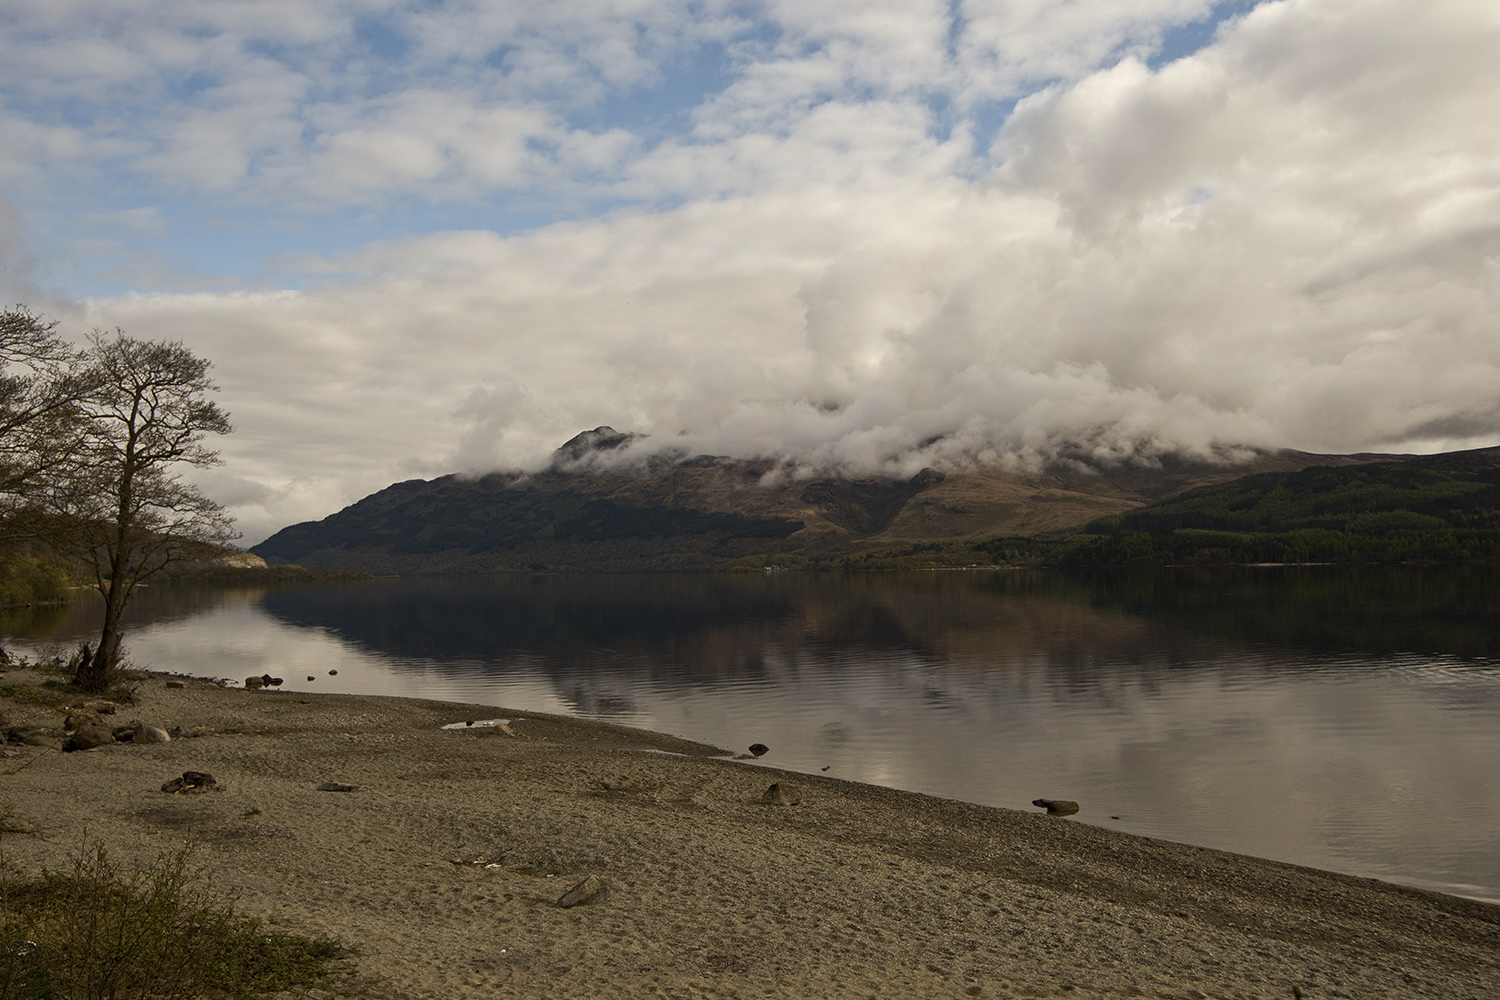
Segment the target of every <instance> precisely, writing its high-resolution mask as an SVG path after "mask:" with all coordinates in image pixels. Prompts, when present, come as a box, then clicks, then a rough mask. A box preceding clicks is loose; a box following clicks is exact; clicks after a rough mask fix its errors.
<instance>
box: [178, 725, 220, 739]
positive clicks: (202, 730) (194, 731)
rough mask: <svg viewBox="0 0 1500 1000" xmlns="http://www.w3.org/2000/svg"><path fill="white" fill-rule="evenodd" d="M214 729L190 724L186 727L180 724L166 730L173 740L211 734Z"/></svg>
mask: <svg viewBox="0 0 1500 1000" xmlns="http://www.w3.org/2000/svg"><path fill="white" fill-rule="evenodd" d="M213 734H214V731H213V730H212V729H210V728H208V727H207V726H190V727H188V728H187V729H184V728H182V727H181V726H173V727H172V728H171V729H169V730H167V735H168V736H170V737H172V739H174V740H191V739H197V738H198V737H200V736H212V735H213Z"/></svg>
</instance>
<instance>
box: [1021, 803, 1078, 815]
mask: <svg viewBox="0 0 1500 1000" xmlns="http://www.w3.org/2000/svg"><path fill="white" fill-rule="evenodd" d="M1031 804H1032V805H1034V806H1040V807H1041V808H1043V809H1045V810H1047V815H1048V816H1071V815H1073V814H1074V813H1076V812H1077V811H1078V803H1077V802H1071V801H1069V800H1068V799H1032V800H1031Z"/></svg>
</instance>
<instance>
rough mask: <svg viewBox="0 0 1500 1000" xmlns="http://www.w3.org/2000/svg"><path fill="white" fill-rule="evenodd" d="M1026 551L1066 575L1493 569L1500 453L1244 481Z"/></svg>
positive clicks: (1317, 469) (1499, 532)
mask: <svg viewBox="0 0 1500 1000" xmlns="http://www.w3.org/2000/svg"><path fill="white" fill-rule="evenodd" d="M984 544H985V545H986V546H989V547H993V546H995V545H996V544H997V543H996V542H988V543H984ZM1012 548H1014V546H1012ZM1025 548H1026V549H1027V552H1026V557H1027V558H1028V559H1030V560H1033V561H1038V562H1044V563H1049V564H1052V565H1062V566H1067V565H1089V566H1095V565H1101V564H1104V565H1122V564H1143V565H1161V564H1173V565H1183V564H1207V563H1270V562H1438V561H1442V562H1452V561H1469V560H1479V559H1497V558H1500V448H1481V449H1476V450H1474V451H1461V452H1449V453H1447V454H1442V455H1421V456H1408V457H1404V458H1401V459H1397V460H1387V461H1373V462H1365V463H1360V464H1358V465H1352V466H1349V465H1346V466H1344V467H1333V466H1327V465H1319V466H1313V467H1310V468H1306V469H1302V470H1300V471H1297V472H1281V473H1270V474H1258V475H1247V476H1244V477H1242V478H1240V479H1238V480H1235V481H1234V482H1231V483H1228V484H1221V485H1215V486H1210V487H1206V488H1200V489H1194V490H1190V491H1188V492H1186V493H1183V494H1181V495H1179V496H1177V497H1175V498H1173V499H1170V500H1167V501H1164V502H1160V503H1155V504H1149V505H1147V506H1144V507H1140V508H1137V509H1135V510H1131V511H1126V512H1123V513H1119V514H1113V515H1109V516H1106V517H1102V518H1099V519H1097V520H1095V521H1092V522H1090V523H1089V524H1088V525H1086V526H1085V527H1084V529H1083V531H1082V532H1081V533H1078V534H1075V535H1074V536H1073V537H1070V538H1067V539H1055V540H1048V541H1046V542H1043V543H1033V544H1030V545H1028V546H1025Z"/></svg>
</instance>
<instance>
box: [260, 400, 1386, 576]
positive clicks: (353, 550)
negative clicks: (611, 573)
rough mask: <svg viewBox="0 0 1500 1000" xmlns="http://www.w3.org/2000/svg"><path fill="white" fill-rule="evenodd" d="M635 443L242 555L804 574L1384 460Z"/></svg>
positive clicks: (468, 568)
mask: <svg viewBox="0 0 1500 1000" xmlns="http://www.w3.org/2000/svg"><path fill="white" fill-rule="evenodd" d="M636 437H637V435H631V434H626V433H622V432H619V431H616V430H614V429H613V428H610V427H598V428H595V429H594V430H591V431H585V432H583V433H582V434H579V435H577V436H576V437H574V438H573V439H571V440H570V441H568V442H567V443H566V444H564V445H563V446H562V447H561V448H559V449H558V450H557V451H556V452H555V453H554V455H553V460H552V463H551V465H550V466H549V467H548V469H546V470H545V471H542V472H538V473H533V474H526V475H522V474H516V473H493V474H490V475H487V476H482V477H479V478H465V477H461V476H444V477H442V478H439V479H433V480H420V479H414V480H410V481H408V482H403V483H396V484H395V485H393V486H390V487H387V488H386V489H384V490H381V491H380V492H378V493H375V494H372V495H370V496H368V497H366V498H364V499H363V500H360V501H359V502H358V503H355V504H352V505H351V506H349V507H346V508H344V509H343V510H341V511H339V512H338V513H336V514H332V515H330V516H329V517H326V518H324V519H323V520H321V521H309V522H305V523H303V524H296V525H292V526H291V527H288V528H285V529H283V530H281V531H279V532H277V533H276V534H275V535H272V536H271V537H270V538H268V539H266V540H265V541H264V542H261V543H260V544H259V545H256V546H254V547H253V548H252V549H251V550H250V551H251V552H253V553H254V554H256V555H258V556H261V557H262V558H264V559H265V560H266V561H267V562H268V563H270V564H271V565H280V564H285V563H296V564H298V565H301V566H304V567H306V568H308V569H340V570H358V571H365V572H372V573H413V572H486V571H506V570H525V569H531V570H546V569H564V568H571V569H636V568H710V567H723V566H732V565H736V564H742V565H746V566H761V565H767V564H772V563H775V564H781V565H801V564H805V563H807V562H809V561H811V562H827V561H829V560H836V559H839V558H843V557H847V556H849V555H850V554H857V553H872V552H877V551H881V550H889V549H893V548H896V549H899V548H903V547H904V548H906V549H908V550H913V549H935V548H942V547H943V546H945V545H949V546H951V544H952V543H964V544H963V547H964V548H965V549H966V550H967V548H968V543H974V542H977V541H980V540H983V539H987V538H993V537H995V536H1002V535H1003V536H1033V535H1036V534H1039V533H1043V532H1050V531H1057V530H1060V529H1067V528H1076V527H1080V526H1082V525H1084V524H1085V523H1088V522H1090V521H1093V520H1095V519H1097V518H1100V517H1102V516H1106V515H1111V514H1119V513H1123V512H1126V511H1130V510H1132V509H1134V508H1138V507H1141V506H1142V505H1145V504H1148V503H1150V502H1152V501H1155V500H1160V499H1163V498H1169V497H1173V496H1176V495H1179V494H1181V493H1183V492H1184V491H1188V490H1192V489H1195V488H1202V487H1205V486H1211V485H1217V484H1222V483H1226V482H1230V481H1233V480H1236V479H1239V478H1241V477H1243V476H1245V475H1247V474H1256V473H1261V474H1265V473H1277V472H1294V471H1297V470H1301V469H1304V468H1307V467H1308V466H1312V465H1335V466H1336V465H1348V464H1351V463H1360V462H1368V461H1373V460H1376V459H1378V458H1390V456H1369V455H1365V456H1327V455H1309V454H1305V453H1302V452H1292V451H1280V452H1264V453H1258V454H1256V455H1255V457H1254V458H1253V459H1252V460H1251V461H1249V462H1247V463H1243V464H1239V465H1225V464H1215V463H1211V462H1208V461H1203V460H1199V459H1188V458H1170V457H1169V458H1165V459H1162V460H1161V461H1160V462H1159V464H1157V465H1154V466H1152V467H1149V468H1147V467H1144V466H1126V465H1121V466H1114V467H1104V468H1088V467H1086V466H1085V465H1083V464H1082V463H1080V462H1076V461H1075V462H1070V463H1068V465H1067V467H1066V468H1059V469H1057V470H1051V471H1043V472H1000V471H984V472H958V473H946V474H945V473H943V472H938V471H934V470H931V469H926V470H923V471H922V472H919V473H918V474H917V475H915V476H913V477H912V478H910V479H906V480H893V479H880V478H843V477H836V476H827V477H822V478H814V479H797V478H795V477H792V476H789V475H787V474H786V473H785V470H784V469H780V468H778V466H777V465H776V464H775V463H774V462H770V461H758V462H756V461H739V460H733V459H729V458H724V457H719V456H708V455H700V456H695V457H691V458H678V459H664V458H655V459H652V460H650V461H649V462H648V463H647V464H646V465H645V466H644V467H639V468H631V469H628V470H626V469H620V468H611V467H610V466H609V465H608V463H607V462H606V461H604V460H605V459H607V458H608V457H610V455H611V453H613V452H615V451H617V450H619V449H621V448H624V447H626V446H627V445H629V444H630V442H631V441H633V440H635V439H636Z"/></svg>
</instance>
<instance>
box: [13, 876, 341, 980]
mask: <svg viewBox="0 0 1500 1000" xmlns="http://www.w3.org/2000/svg"><path fill="white" fill-rule="evenodd" d="M187 856H188V850H187V849H186V848H184V849H182V850H180V851H177V852H175V853H173V854H168V855H164V856H163V857H161V858H160V859H158V861H157V862H156V863H155V864H153V865H151V866H149V867H145V868H140V869H135V870H132V871H125V870H122V869H121V868H120V867H119V866H117V865H116V864H115V863H114V862H113V861H112V860H111V859H110V857H109V855H108V853H107V852H106V851H105V850H104V848H102V847H99V848H96V849H94V850H92V851H84V852H81V853H80V855H79V856H78V858H77V859H75V861H74V863H73V866H72V869H71V871H69V872H66V873H62V874H59V873H52V872H44V873H43V874H42V876H41V877H40V878H37V879H34V880H18V879H14V878H7V879H6V880H5V881H4V882H3V892H0V998H4V1000H75V998H76V1000H146V998H150V1000H178V998H182V1000H185V998H188V997H197V996H201V995H203V994H204V993H205V992H207V991H213V992H214V993H215V995H221V996H229V997H236V998H240V997H243V998H249V997H252V996H256V995H260V994H264V993H276V992H279V991H281V990H286V989H290V988H292V987H298V986H308V985H313V984H316V983H319V982H322V981H323V980H325V979H326V978H327V977H328V976H329V975H331V970H330V968H329V965H330V963H331V962H333V961H334V960H336V959H339V958H341V957H344V956H345V955H346V954H347V952H346V950H345V949H344V947H343V946H342V945H341V944H339V943H338V942H337V941H334V940H331V939H328V938H305V937H299V936H296V935H290V934H281V933H268V932H266V931H265V929H264V928H263V927H262V925H261V924H260V922H259V921H256V920H252V919H249V918H246V917H242V916H237V915H236V914H235V913H234V912H233V909H232V907H231V906H230V905H229V904H228V903H227V902H224V901H223V900H222V899H221V898H219V897H217V896H216V895H214V894H213V893H212V892H211V891H210V890H209V888H208V886H207V882H206V880H205V879H204V878H203V877H202V876H201V874H200V873H199V872H197V871H195V870H193V869H191V868H190V867H189V866H188V863H187Z"/></svg>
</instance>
